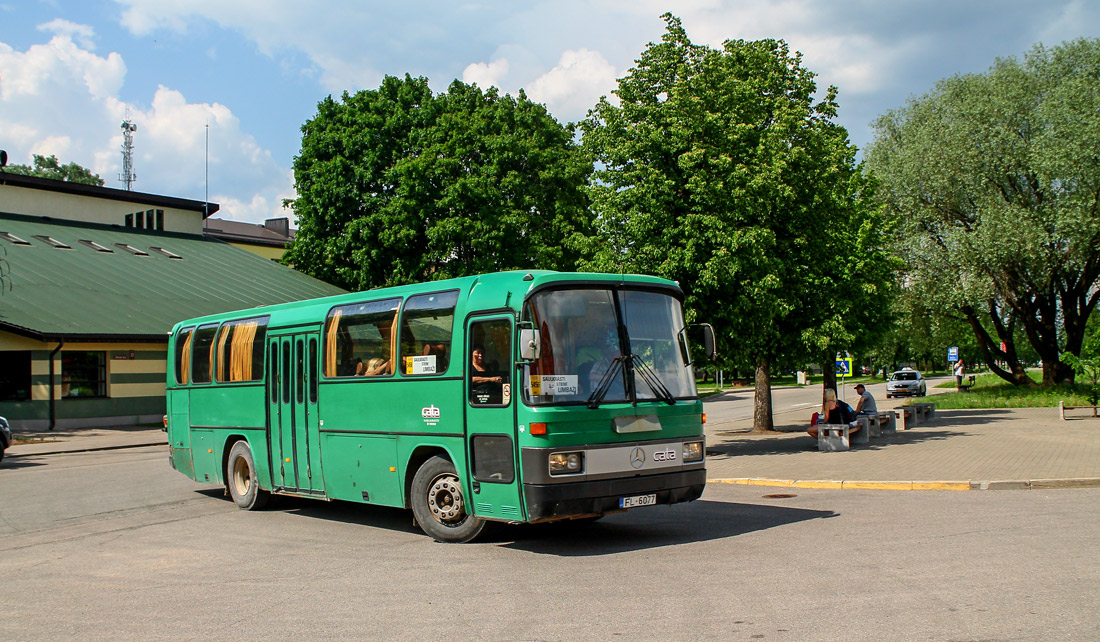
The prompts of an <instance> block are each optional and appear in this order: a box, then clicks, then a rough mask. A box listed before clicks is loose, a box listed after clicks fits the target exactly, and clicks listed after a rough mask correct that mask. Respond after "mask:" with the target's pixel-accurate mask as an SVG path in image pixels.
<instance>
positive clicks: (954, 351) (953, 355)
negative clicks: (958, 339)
mask: <svg viewBox="0 0 1100 642" xmlns="http://www.w3.org/2000/svg"><path fill="white" fill-rule="evenodd" d="M947 360H948V361H958V360H959V347H958V346H951V347H950V348H948V349H947Z"/></svg>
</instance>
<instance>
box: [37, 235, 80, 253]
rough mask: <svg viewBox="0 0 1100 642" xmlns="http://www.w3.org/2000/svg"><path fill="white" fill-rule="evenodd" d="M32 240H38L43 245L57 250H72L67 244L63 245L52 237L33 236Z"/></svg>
mask: <svg viewBox="0 0 1100 642" xmlns="http://www.w3.org/2000/svg"><path fill="white" fill-rule="evenodd" d="M34 238H36V239H38V240H39V241H42V242H43V243H45V244H47V245H50V246H52V247H56V248H57V249H59V250H71V249H73V246H71V245H69V244H68V243H64V242H62V241H59V240H57V239H55V238H54V237H52V236H46V235H45V234H35V235H34Z"/></svg>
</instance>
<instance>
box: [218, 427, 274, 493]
mask: <svg viewBox="0 0 1100 642" xmlns="http://www.w3.org/2000/svg"><path fill="white" fill-rule="evenodd" d="M226 444H227V445H228V446H229V447H228V448H227V450H226V452H227V455H226V456H225V464H224V466H223V470H224V471H225V484H226V487H227V488H228V489H229V496H230V497H232V498H233V501H234V502H235V503H236V504H237V507H238V508H240V509H241V510H259V509H261V508H263V507H264V505H266V504H267V500H268V499H269V498H270V496H271V494H270V493H269V492H268V491H266V490H264V489H262V488H260V482H259V475H258V473H257V472H256V462H255V460H254V459H253V456H252V448H251V446H249V445H248V440H246V439H244V438H243V437H241V438H239V439H235V440H234V439H232V438H230V439H229V440H227V441H226Z"/></svg>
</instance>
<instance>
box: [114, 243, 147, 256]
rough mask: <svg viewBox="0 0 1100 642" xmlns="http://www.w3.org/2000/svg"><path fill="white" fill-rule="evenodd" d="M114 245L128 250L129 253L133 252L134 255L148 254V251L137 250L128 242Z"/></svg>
mask: <svg viewBox="0 0 1100 642" xmlns="http://www.w3.org/2000/svg"><path fill="white" fill-rule="evenodd" d="M115 247H117V248H119V249H123V250H126V251H127V252H129V253H130V254H133V255H134V256H149V253H148V252H146V251H145V250H139V249H137V248H136V247H134V246H133V245H130V244H129V243H115Z"/></svg>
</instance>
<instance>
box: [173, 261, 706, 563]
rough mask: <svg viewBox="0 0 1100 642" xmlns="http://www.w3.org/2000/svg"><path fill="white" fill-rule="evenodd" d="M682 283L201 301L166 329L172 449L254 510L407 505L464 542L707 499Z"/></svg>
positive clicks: (528, 284)
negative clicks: (493, 527) (300, 504)
mask: <svg viewBox="0 0 1100 642" xmlns="http://www.w3.org/2000/svg"><path fill="white" fill-rule="evenodd" d="M682 298H683V293H682V291H681V290H680V288H679V287H678V286H677V285H676V283H674V282H672V281H668V280H665V279H659V278H655V277H649V276H634V275H621V274H615V275H613V274H580V273H559V272H547V271H532V272H502V273H496V274H485V275H481V276H474V277H465V278H458V279H451V280H446V281H435V282H430V283H423V284H418V285H409V286H402V287H393V288H385V289H378V290H370V291H367V292H359V293H355V294H344V295H339V296H334V297H327V298H323V299H315V300H309V301H299V302H294V303H286V304H280V305H273V306H269V307H260V308H255V309H252V310H244V311H240V312H233V313H225V314H217V315H211V316H205V317H199V318H195V319H190V320H187V321H184V322H182V323H179V324H177V325H176V326H175V327H174V328H173V329H172V333H171V337H170V338H169V349H168V377H167V379H168V380H167V411H168V414H167V415H166V416H165V426H166V430H167V431H168V442H169V449H170V461H171V463H172V466H173V468H175V469H176V470H178V471H179V472H181V473H183V474H184V475H187V476H188V477H190V478H192V479H194V480H196V481H200V482H210V483H218V484H222V485H224V486H226V488H227V489H228V493H229V495H231V496H232V498H233V500H234V501H235V502H236V503H237V505H238V506H239V507H240V508H242V509H246V510H253V509H258V508H261V507H262V506H263V505H264V503H265V502H266V500H267V499H268V497H269V496H270V494H272V493H275V494H279V495H293V496H300V497H315V498H318V499H325V500H346V501H354V502H364V503H370V504H378V505H382V506H394V507H405V508H411V509H412V512H413V516H414V518H415V520H416V523H417V524H418V525H419V526H420V528H421V529H422V530H423V531H424V532H425V533H427V534H428V535H429V536H431V537H433V538H435V539H437V540H440V541H450V542H464V541H469V540H471V539H473V538H474V537H476V536H477V535H478V534H479V533H480V531H481V530H482V528H483V527H484V525H485V523H486V521H502V522H510V523H520V522H543V521H550V520H559V519H582V518H583V519H594V518H598V517H600V516H602V515H604V514H606V513H609V512H615V511H620V510H624V509H628V508H633V507H635V506H647V505H652V504H672V503H676V502H685V501H692V500H694V499H697V498H698V497H699V496H700V495H701V494H702V492H703V487H704V485H705V483H706V469H705V462H704V459H705V445H704V439H703V420H704V417H703V414H702V410H703V408H702V402H701V401H700V400H699V396H698V392H697V390H696V387H695V378H694V376H693V369H692V367H691V365H692V362H691V356H690V351H689V346H688V338H687V328H686V327H685V324H684V320H683V313H682V308H681V304H682ZM692 332H693V334H694V333H696V332H699V334H701V336H703V337H704V340H705V342H706V352H707V354H708V356H710V355H713V349H714V348H713V346H714V335H713V331H712V330H711V329H710V327H709V326H706V325H705V324H703V326H702V330H701V331H697V330H694V329H693V331H692Z"/></svg>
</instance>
